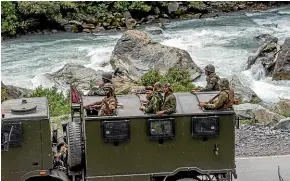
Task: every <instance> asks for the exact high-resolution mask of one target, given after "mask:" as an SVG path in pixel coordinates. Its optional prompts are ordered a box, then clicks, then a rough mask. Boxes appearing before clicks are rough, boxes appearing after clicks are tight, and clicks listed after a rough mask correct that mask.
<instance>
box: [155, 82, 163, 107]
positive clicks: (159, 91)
mask: <svg viewBox="0 0 290 181" xmlns="http://www.w3.org/2000/svg"><path fill="white" fill-rule="evenodd" d="M162 92H163V91H162V85H161V83H160V82H156V83H155V84H154V87H153V94H155V95H157V97H158V98H159V100H160V101H161V103H162V104H163V96H162ZM162 104H161V105H162Z"/></svg>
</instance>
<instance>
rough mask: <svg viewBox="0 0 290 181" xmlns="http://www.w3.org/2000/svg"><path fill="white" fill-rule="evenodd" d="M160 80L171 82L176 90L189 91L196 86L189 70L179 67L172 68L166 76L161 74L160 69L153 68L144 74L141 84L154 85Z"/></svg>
mask: <svg viewBox="0 0 290 181" xmlns="http://www.w3.org/2000/svg"><path fill="white" fill-rule="evenodd" d="M158 81H159V82H161V83H162V84H164V83H166V82H169V83H170V84H171V85H172V86H173V89H174V92H187V91H191V90H192V89H194V88H195V86H194V85H193V83H192V81H191V79H190V74H189V72H188V71H186V70H182V69H180V68H178V67H173V68H170V69H169V70H168V72H167V73H166V74H165V75H164V76H163V75H161V74H160V72H159V70H156V69H153V70H151V71H149V72H147V73H146V74H144V75H143V76H142V78H141V82H140V84H141V85H143V86H148V85H154V83H155V82H158Z"/></svg>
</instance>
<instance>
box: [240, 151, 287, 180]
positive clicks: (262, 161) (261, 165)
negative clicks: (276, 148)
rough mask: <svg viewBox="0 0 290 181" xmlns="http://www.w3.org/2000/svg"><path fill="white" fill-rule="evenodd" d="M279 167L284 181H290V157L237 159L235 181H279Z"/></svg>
mask: <svg viewBox="0 0 290 181" xmlns="http://www.w3.org/2000/svg"><path fill="white" fill-rule="evenodd" d="M289 149H290V148H289ZM278 165H279V166H280V174H281V176H282V177H283V179H284V181H290V155H285V156H269V157H245V158H236V166H237V174H238V178H237V179H234V181H279V177H278Z"/></svg>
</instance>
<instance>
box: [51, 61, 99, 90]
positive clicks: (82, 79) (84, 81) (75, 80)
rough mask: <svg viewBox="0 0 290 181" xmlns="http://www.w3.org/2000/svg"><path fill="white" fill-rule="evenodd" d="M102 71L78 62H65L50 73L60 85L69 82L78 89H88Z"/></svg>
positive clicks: (97, 79) (96, 80)
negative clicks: (58, 68)
mask: <svg viewBox="0 0 290 181" xmlns="http://www.w3.org/2000/svg"><path fill="white" fill-rule="evenodd" d="M102 72H103V71H100V70H99V71H95V70H94V69H91V68H86V67H85V66H83V65H78V64H66V65H65V66H64V67H63V68H61V69H60V70H58V71H56V72H54V73H52V74H51V76H52V78H53V80H54V81H55V82H57V83H58V84H60V85H65V84H66V83H70V84H72V85H74V86H76V88H77V89H78V90H89V89H90V88H91V87H92V86H93V85H96V84H97V82H98V81H99V80H100V79H101V74H102Z"/></svg>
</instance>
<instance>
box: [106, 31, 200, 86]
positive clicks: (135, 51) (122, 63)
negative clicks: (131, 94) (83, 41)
mask: <svg viewBox="0 0 290 181" xmlns="http://www.w3.org/2000/svg"><path fill="white" fill-rule="evenodd" d="M110 63H111V65H112V67H113V68H114V69H115V68H117V67H119V68H120V70H122V71H124V72H125V73H127V74H128V75H129V77H130V78H131V79H133V80H135V81H138V80H140V78H141V77H142V75H144V74H145V73H147V72H148V71H149V70H151V69H159V70H160V73H161V74H165V73H166V72H167V71H168V69H169V68H171V67H181V68H182V69H186V70H188V71H189V72H190V74H191V78H192V79H193V80H194V79H195V78H197V77H199V76H200V75H201V69H200V68H199V67H198V66H197V65H196V64H195V63H194V62H193V60H192V58H191V57H190V55H189V54H188V53H187V52H186V51H185V50H182V49H179V48H174V47H169V46H164V45H161V44H160V43H158V42H155V41H153V40H151V38H150V37H149V36H148V35H147V34H146V33H144V32H142V31H137V30H128V31H126V32H125V33H124V34H123V35H122V37H121V38H120V39H119V40H118V42H117V44H116V46H115V48H114V51H113V52H112V55H111V59H110Z"/></svg>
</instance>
